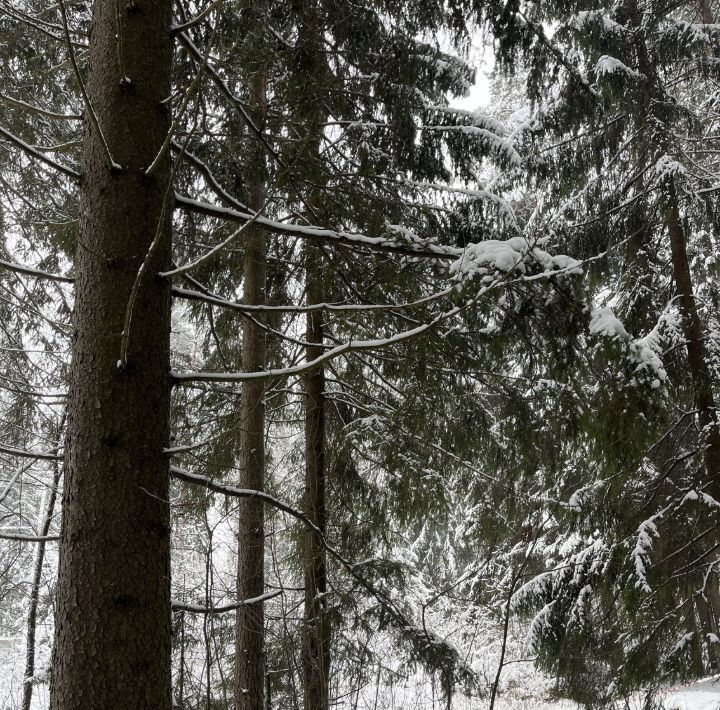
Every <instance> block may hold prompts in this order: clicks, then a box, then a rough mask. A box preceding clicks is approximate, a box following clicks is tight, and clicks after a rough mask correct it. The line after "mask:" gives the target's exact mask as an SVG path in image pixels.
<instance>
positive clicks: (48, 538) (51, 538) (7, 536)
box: [0, 532, 60, 542]
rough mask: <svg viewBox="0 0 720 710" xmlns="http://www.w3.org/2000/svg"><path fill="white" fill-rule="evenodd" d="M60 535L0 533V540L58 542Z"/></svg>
mask: <svg viewBox="0 0 720 710" xmlns="http://www.w3.org/2000/svg"><path fill="white" fill-rule="evenodd" d="M59 539H60V536H59V535H23V534H22V533H4V532H0V540H16V541H18V542H56V541H57V540H59Z"/></svg>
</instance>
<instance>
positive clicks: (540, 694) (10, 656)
mask: <svg viewBox="0 0 720 710" xmlns="http://www.w3.org/2000/svg"><path fill="white" fill-rule="evenodd" d="M19 645H20V644H18V646H15V647H14V648H7V647H6V648H2V647H0V710H18V708H19V707H20V698H21V695H22V667H23V661H24V649H23V648H20V647H19ZM44 660H45V663H44V664H43V663H41V668H42V666H43V665H46V663H47V659H44ZM519 665H523V666H527V667H526V668H524V669H523V671H524V672H523V671H520V672H518V673H513V674H512V676H513V677H512V678H511V679H508V680H510V682H506V683H505V684H504V685H503V688H502V692H501V693H500V694H499V695H498V698H497V703H496V705H495V707H496V710H576V709H577V708H578V706H577V705H575V703H572V702H570V701H567V700H555V699H551V698H550V697H548V688H549V687H550V685H551V684H550V682H549V680H548V679H547V678H543V677H541V676H540V675H539V674H538V672H537V671H536V670H535V669H533V668H532V667H531V666H530V664H519ZM523 679H524V682H523ZM425 680H426V679H425ZM425 680H424V679H423V678H422V674H419V675H418V676H416V677H415V678H414V679H413V678H409V679H408V681H407V682H406V683H401V684H398V685H397V686H395V687H394V688H392V689H388V688H387V687H383V688H379V689H376V688H374V687H370V686H368V687H367V688H365V689H364V690H363V691H362V692H361V693H360V694H359V695H358V696H356V698H355V701H356V702H355V707H357V708H363V710H365V709H368V710H369V709H370V708H374V709H375V710H441V709H443V710H444V708H445V707H446V704H445V701H444V700H443V699H442V698H440V697H433V694H432V693H430V692H428V691H429V687H428V685H427V683H426V682H425ZM662 700H663V703H664V708H665V710H720V675H718V676H714V677H712V678H706V679H704V680H701V681H697V682H695V683H688V684H686V685H683V686H675V687H672V688H669V689H668V690H667V691H665V693H664V696H662ZM47 703H48V686H47V683H46V682H42V683H39V684H38V685H36V687H35V693H34V697H33V704H32V710H46V708H47ZM340 706H341V707H343V710H346V709H348V708H349V706H347V705H343V704H342V703H340ZM487 707H488V699H487V697H485V698H477V697H475V698H468V697H463V696H461V695H457V696H456V697H455V698H454V699H453V703H452V708H453V710H484V709H485V708H487ZM641 708H642V698H641V697H640V695H638V696H637V697H636V698H635V699H634V701H631V703H630V704H629V705H627V706H626V705H623V706H622V710H641ZM618 710H620V708H618Z"/></svg>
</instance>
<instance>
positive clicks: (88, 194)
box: [50, 0, 172, 710]
mask: <svg viewBox="0 0 720 710" xmlns="http://www.w3.org/2000/svg"><path fill="white" fill-rule="evenodd" d="M171 15H172V4H171V2H170V0H155V1H154V2H145V1H144V0H139V1H135V2H131V3H128V4H126V3H122V4H121V5H118V3H116V2H115V0H96V2H95V4H94V7H93V19H92V31H91V39H90V68H89V74H88V79H87V92H88V96H89V100H90V103H91V105H92V106H93V108H94V111H95V113H96V115H97V119H98V123H99V126H100V128H101V130H102V132H103V134H104V136H105V138H106V140H107V144H108V146H109V149H110V152H111V153H112V156H113V158H114V161H115V162H116V163H118V164H119V165H120V166H121V168H120V169H111V168H110V166H109V161H108V159H107V155H106V151H105V149H104V148H103V146H102V139H101V136H100V134H99V132H98V130H97V128H96V126H94V125H92V124H91V123H86V137H85V149H84V165H85V174H84V177H83V181H82V189H81V202H80V226H79V236H78V247H77V256H76V261H75V278H76V281H75V313H74V337H73V348H72V366H71V375H70V397H69V410H68V412H69V413H68V422H67V437H66V445H65V462H64V463H65V469H64V470H65V485H64V493H63V519H62V533H61V541H60V568H59V577H58V586H57V606H56V609H57V612H56V629H55V649H54V656H53V668H52V685H51V696H50V708H51V710H83V709H85V708H103V710H149V709H150V708H152V709H153V710H169V708H170V545H169V534H170V526H169V505H168V481H169V478H168V461H167V457H166V456H165V454H164V452H163V449H164V448H165V447H166V446H167V440H168V428H169V402H170V382H169V359H168V351H169V334H170V288H169V284H168V283H167V282H166V281H165V280H163V279H161V278H159V277H157V276H156V274H157V272H159V271H163V270H166V269H167V268H168V266H169V263H170V242H171V235H170V208H171V205H170V204H167V198H168V196H169V190H168V181H169V178H170V171H169V161H168V159H167V158H165V159H163V160H161V161H160V162H159V164H158V166H157V168H156V170H155V171H154V172H153V173H152V175H150V176H148V175H146V174H145V171H146V169H147V168H148V166H149V165H150V164H151V163H152V162H153V160H154V159H155V157H156V155H157V153H158V150H159V148H160V146H161V145H162V143H163V140H164V138H165V136H166V134H167V132H168V130H169V127H170V116H169V110H168V107H167V103H166V100H167V98H168V96H169V95H170V74H171V63H172V45H171V39H170V32H169V27H170V22H171ZM120 65H122V67H120ZM125 77H127V78H125ZM151 245H153V246H152V248H151ZM144 262H147V263H146V268H145V270H144V275H143V277H142V278H141V280H140V281H139V289H138V291H137V296H136V298H135V302H134V307H133V311H132V313H133V316H132V323H131V329H130V330H129V332H128V333H127V334H126V335H127V349H126V354H127V357H126V359H125V366H124V367H122V368H121V367H120V366H119V360H120V355H121V341H122V339H123V337H122V336H123V328H124V323H125V316H126V309H127V307H128V302H129V299H130V297H131V292H132V290H133V284H134V283H135V281H136V277H137V275H138V273H139V270H140V268H141V265H142V264H143V263H144Z"/></svg>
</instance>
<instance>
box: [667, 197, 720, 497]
mask: <svg viewBox="0 0 720 710" xmlns="http://www.w3.org/2000/svg"><path fill="white" fill-rule="evenodd" d="M665 225H666V227H667V230H668V234H669V236H670V247H671V252H672V263H673V274H674V279H675V289H676V291H677V294H678V297H679V302H680V312H681V316H682V328H683V334H684V335H685V345H686V348H687V360H688V369H689V370H690V377H691V380H692V385H693V397H694V401H695V409H696V410H697V420H698V424H699V427H700V431H701V440H702V441H703V445H704V454H703V455H704V460H705V470H706V473H707V479H708V483H709V491H710V493H711V495H712V496H713V497H714V498H715V499H716V500H720V428H718V422H717V417H716V412H715V399H714V396H713V391H712V381H711V377H710V370H709V368H708V365H707V358H706V355H705V346H704V343H703V335H702V324H701V321H700V316H699V314H698V310H697V304H696V302H695V295H694V292H693V282H692V275H691V273H690V262H689V260H688V255H687V240H686V237H685V231H684V229H683V226H682V222H681V221H680V211H679V208H678V202H677V196H676V193H675V189H674V187H672V188H671V190H670V194H669V198H668V207H667V209H666V211H665Z"/></svg>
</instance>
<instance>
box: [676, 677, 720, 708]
mask: <svg viewBox="0 0 720 710" xmlns="http://www.w3.org/2000/svg"><path fill="white" fill-rule="evenodd" d="M664 700H665V708H666V710H718V708H720V676H714V677H713V678H706V679H705V680H701V681H699V682H697V683H693V684H691V685H687V686H685V687H683V688H673V689H671V690H670V691H668V693H667V694H666V696H665V699H664Z"/></svg>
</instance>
